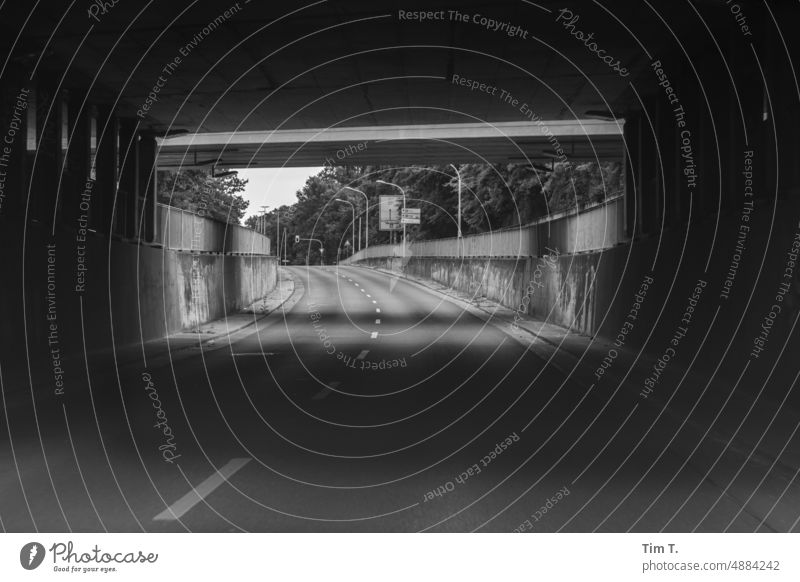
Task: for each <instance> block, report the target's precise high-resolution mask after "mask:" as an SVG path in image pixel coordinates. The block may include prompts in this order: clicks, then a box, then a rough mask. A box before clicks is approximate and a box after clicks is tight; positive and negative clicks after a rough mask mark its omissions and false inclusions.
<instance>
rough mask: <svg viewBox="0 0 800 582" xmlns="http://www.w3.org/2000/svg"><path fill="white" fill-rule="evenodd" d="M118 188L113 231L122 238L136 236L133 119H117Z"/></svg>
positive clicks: (136, 139) (135, 168)
mask: <svg viewBox="0 0 800 582" xmlns="http://www.w3.org/2000/svg"><path fill="white" fill-rule="evenodd" d="M116 150H117V164H116V165H117V168H118V172H119V175H118V188H117V192H116V201H115V205H114V206H115V209H114V224H115V228H114V230H115V232H116V233H117V234H118V235H120V236H121V237H123V238H126V239H134V238H136V231H137V220H136V216H137V214H138V213H137V203H138V200H137V195H136V188H137V184H138V175H137V151H138V132H137V122H136V120H135V119H120V120H119V135H118V140H117V147H116Z"/></svg>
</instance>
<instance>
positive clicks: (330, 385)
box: [312, 380, 341, 400]
mask: <svg viewBox="0 0 800 582" xmlns="http://www.w3.org/2000/svg"><path fill="white" fill-rule="evenodd" d="M339 384H341V382H339V381H338V380H334V381H333V382H328V385H327V386H325V388H323V389H322V390H320V391H319V392H317V393H316V394H314V396H313V398H312V400H322V399H323V398H325V397H327V396H328V395H329V394H330V393H331V392H333V390H331V388H336V387H338V386H339Z"/></svg>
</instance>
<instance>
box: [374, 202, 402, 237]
mask: <svg viewBox="0 0 800 582" xmlns="http://www.w3.org/2000/svg"><path fill="white" fill-rule="evenodd" d="M402 210H403V197H402V196H397V195H386V194H384V195H382V196H381V197H380V204H379V212H378V219H379V224H378V229H379V230H400V229H401V228H402V227H401V223H400V219H401V216H400V214H401V212H402Z"/></svg>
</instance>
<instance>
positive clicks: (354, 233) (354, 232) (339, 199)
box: [334, 198, 356, 256]
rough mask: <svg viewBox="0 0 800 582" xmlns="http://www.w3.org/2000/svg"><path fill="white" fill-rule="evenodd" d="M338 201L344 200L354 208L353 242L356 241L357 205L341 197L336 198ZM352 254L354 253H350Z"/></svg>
mask: <svg viewBox="0 0 800 582" xmlns="http://www.w3.org/2000/svg"><path fill="white" fill-rule="evenodd" d="M334 200H336V202H344V203H345V204H349V205H350V208H351V209H352V210H353V243H355V242H356V205H355V204H353V203H352V202H350V201H349V200H342V199H341V198H335V199H334ZM350 255H351V256H352V253H350Z"/></svg>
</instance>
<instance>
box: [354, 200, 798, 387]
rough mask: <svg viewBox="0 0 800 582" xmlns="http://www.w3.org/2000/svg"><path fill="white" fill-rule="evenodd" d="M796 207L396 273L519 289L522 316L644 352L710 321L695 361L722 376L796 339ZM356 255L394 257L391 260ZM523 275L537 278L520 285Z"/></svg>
mask: <svg viewBox="0 0 800 582" xmlns="http://www.w3.org/2000/svg"><path fill="white" fill-rule="evenodd" d="M798 216H800V208H798V205H797V204H794V203H791V204H790V203H786V202H782V203H780V204H779V205H778V207H777V208H773V207H771V206H767V205H764V206H761V207H758V208H756V209H755V210H754V211H753V212H752V214H750V215H748V220H743V219H742V215H741V214H740V215H733V216H727V217H723V218H721V219H720V221H719V223H716V222H715V221H714V220H713V217H712V219H711V220H709V221H707V222H698V223H695V224H693V225H691V227H690V228H689V229H688V232H679V231H672V232H665V233H663V235H662V236H661V237H660V238H659V237H652V238H648V239H643V240H637V241H635V242H634V243H632V244H625V245H620V246H617V247H615V248H612V249H606V250H603V251H597V252H587V253H580V254H573V255H560V256H558V258H557V259H556V260H555V261H546V260H545V259H543V258H538V257H532V258H527V259H521V260H513V259H478V258H469V259H457V258H444V257H412V258H411V259H410V260H409V261H408V264H407V266H406V272H407V273H409V274H411V275H415V276H418V277H424V278H427V279H430V280H433V281H437V282H439V283H441V284H444V285H448V286H451V287H453V288H455V289H457V290H459V291H465V292H468V293H471V294H478V295H485V296H487V297H488V298H490V299H493V300H495V301H498V302H500V303H502V304H503V305H505V306H507V307H510V308H512V309H516V308H518V307H519V306H520V304H521V303H522V299H523V298H524V297H525V295H526V294H527V295H528V297H529V299H528V300H527V301H525V303H526V305H527V312H528V314H529V315H532V316H534V317H536V318H538V319H542V320H546V321H548V322H550V323H554V324H558V325H561V326H563V327H566V328H570V329H572V330H574V331H577V332H580V333H583V334H586V335H590V336H599V337H600V338H602V339H604V340H606V341H609V342H613V341H614V340H617V341H618V342H619V343H620V344H621V345H620V347H622V346H624V347H628V348H633V349H635V350H639V349H644V351H645V352H648V353H650V354H651V355H653V356H655V357H658V356H661V355H662V354H663V353H664V352H665V350H667V349H668V348H669V347H670V345H671V344H670V342H671V341H672V339H673V338H675V336H676V334H679V335H680V334H682V333H683V332H682V331H681V329H685V330H686V333H685V336H684V337H680V338H678V340H679V341H678V343H679V346H680V350H679V354H678V355H679V356H680V357H681V358H682V359H683V360H684V362H686V363H688V361H689V360H690V359H691V358H692V357H693V356H695V355H696V354H697V350H698V349H699V347H700V345H701V343H702V342H703V340H704V337H705V334H706V332H707V330H708V329H709V327H710V326H711V325H712V322H713V330H714V333H713V336H712V337H709V338H708V339H707V340H706V341H705V344H704V345H703V351H702V356H700V357H699V358H698V359H697V361H695V362H694V366H695V367H697V368H701V369H702V368H713V367H716V366H718V365H720V366H721V372H722V373H723V375H724V372H725V369H726V367H727V366H729V365H730V366H732V368H731V369H734V368H735V369H736V370H737V371H738V370H740V368H741V366H740V364H741V362H744V361H746V360H748V359H750V360H752V364H751V366H750V367H751V368H755V367H758V366H762V365H768V364H769V363H770V362H773V361H774V358H777V357H779V355H780V353H781V352H782V351H783V352H784V353H785V354H786V353H797V351H798V350H800V334H798V333H792V326H793V325H794V324H795V322H796V321H797V317H798V314H799V313H800V262H797V263H796V264H795V265H794V268H793V271H791V273H790V274H787V273H788V271H787V268H788V267H791V261H792V260H795V261H798V260H800V256H796V255H795V257H794V259H792V256H791V255H790V253H791V249H792V244H793V242H794V243H795V244H798V245H800V224H798V221H797V217H798ZM742 237H744V238H742ZM737 244H739V247H740V248H739V250H737ZM361 264H370V265H373V266H379V267H383V268H392V267H393V268H394V269H395V270H397V269H399V267H400V263H399V260H398V259H369V260H368V261H364V262H362V263H361ZM537 268H538V269H539V275H538V276H537V277H533V276H532V274H533V273H535V272H536V270H537ZM787 277H788V278H787ZM534 278H536V280H537V281H538V282H540V283H541V286H539V285H529V283H530V281H531V280H533V279H534ZM782 284H783V285H784V287H781V285H782ZM692 295H698V298H696V299H692V298H691V297H692ZM771 314H772V315H771ZM773 315H774V317H773ZM763 326H766V327H767V328H769V331H768V334H767V338H768V339H767V341H766V347H764V350H765V351H766V353H765V354H763V355H759V357H755V358H753V357H751V355H750V354H751V353H752V352H753V350H754V346H758V344H757V343H756V342H757V339H758V338H759V335H760V334H761V332H762V330H763V329H764V327H763ZM623 328H624V334H622V335H620V334H621V332H622V331H623ZM676 351H677V350H676ZM737 362H738V363H737ZM720 363H722V364H720ZM737 373H738V372H737ZM772 380H773V381H777V380H778V378H776V377H773V378H772ZM783 380H786V381H788V378H784V379H783ZM784 389H785V386H784Z"/></svg>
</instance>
